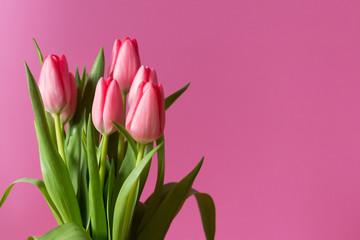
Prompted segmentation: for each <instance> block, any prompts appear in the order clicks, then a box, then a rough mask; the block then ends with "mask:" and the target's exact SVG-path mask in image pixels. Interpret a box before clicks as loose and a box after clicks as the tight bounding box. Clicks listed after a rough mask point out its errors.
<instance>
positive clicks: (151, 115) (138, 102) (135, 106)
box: [126, 81, 165, 144]
mask: <svg viewBox="0 0 360 240" xmlns="http://www.w3.org/2000/svg"><path fill="white" fill-rule="evenodd" d="M164 127H165V101H164V90H163V87H162V85H161V84H160V83H158V84H154V83H152V82H150V81H148V82H141V83H140V85H139V87H138V90H137V92H136V96H135V99H134V102H133V103H132V105H131V106H130V110H129V113H128V116H127V118H126V129H127V130H128V131H129V132H130V134H131V135H132V137H133V138H134V139H135V140H136V141H137V142H139V143H142V144H146V143H149V142H152V141H154V140H156V139H157V138H159V137H160V136H161V135H162V134H163V133H164Z"/></svg>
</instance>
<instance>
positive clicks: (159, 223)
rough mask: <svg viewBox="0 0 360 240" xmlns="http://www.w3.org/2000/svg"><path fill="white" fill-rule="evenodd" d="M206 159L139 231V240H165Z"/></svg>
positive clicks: (182, 181)
mask: <svg viewBox="0 0 360 240" xmlns="http://www.w3.org/2000/svg"><path fill="white" fill-rule="evenodd" d="M203 160H204V158H202V159H201V161H200V162H199V164H198V165H197V166H196V167H195V168H194V169H193V170H192V171H191V172H190V173H189V174H188V175H187V176H186V177H185V178H183V179H182V180H181V181H180V182H179V183H178V184H176V186H175V187H174V189H173V190H172V191H171V192H170V193H169V195H168V196H167V197H166V198H165V200H164V201H163V202H162V203H161V204H160V206H159V208H158V209H157V210H156V212H155V213H154V214H153V215H152V216H151V218H150V220H149V221H148V222H147V224H146V225H145V226H144V227H143V228H140V229H139V232H138V237H137V238H136V239H137V240H145V239H151V240H162V239H164V237H165V235H166V233H167V231H168V229H169V227H170V224H171V223H172V221H173V219H174V218H175V216H176V214H177V213H178V211H179V209H181V207H182V205H183V204H184V202H185V200H186V198H187V195H188V193H189V191H190V190H191V186H192V184H193V182H194V180H195V178H196V176H197V174H198V172H199V170H200V168H201V166H202V163H203Z"/></svg>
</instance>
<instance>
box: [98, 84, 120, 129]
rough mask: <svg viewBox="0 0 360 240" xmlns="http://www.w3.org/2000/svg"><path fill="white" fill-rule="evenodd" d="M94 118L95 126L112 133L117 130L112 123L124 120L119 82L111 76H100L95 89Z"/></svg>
mask: <svg viewBox="0 0 360 240" xmlns="http://www.w3.org/2000/svg"><path fill="white" fill-rule="evenodd" d="M92 120H93V123H94V126H95V127H96V129H97V130H98V131H99V132H100V133H101V134H107V135H110V134H112V133H113V132H115V131H116V128H115V127H114V125H113V124H112V123H111V121H113V122H117V123H119V124H121V123H122V122H123V121H124V113H123V103H122V97H121V91H120V88H119V84H118V83H117V81H115V79H112V78H111V77H109V78H108V79H107V80H104V78H103V77H102V78H100V80H99V82H98V83H97V86H96V90H95V97H94V102H93V106H92Z"/></svg>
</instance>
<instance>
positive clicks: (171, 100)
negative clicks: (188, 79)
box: [165, 83, 190, 110]
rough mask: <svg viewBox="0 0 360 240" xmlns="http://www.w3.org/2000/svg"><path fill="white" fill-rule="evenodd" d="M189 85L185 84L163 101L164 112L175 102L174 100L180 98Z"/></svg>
mask: <svg viewBox="0 0 360 240" xmlns="http://www.w3.org/2000/svg"><path fill="white" fill-rule="evenodd" d="M189 85H190V83H188V84H186V85H185V86H184V87H183V88H181V89H180V90H178V91H176V92H174V93H173V94H171V95H170V96H168V97H167V98H166V99H165V110H167V109H168V108H169V107H170V106H171V105H172V104H173V103H174V102H175V101H176V99H178V98H179V97H180V96H181V94H183V93H184V92H185V91H186V89H187V88H188V87H189Z"/></svg>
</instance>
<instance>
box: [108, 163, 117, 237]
mask: <svg viewBox="0 0 360 240" xmlns="http://www.w3.org/2000/svg"><path fill="white" fill-rule="evenodd" d="M114 182H115V161H114V160H113V161H111V166H110V172H109V176H108V178H107V182H106V217H107V223H108V224H107V225H108V226H107V227H108V238H109V239H110V240H111V227H112V218H111V217H110V216H112V213H111V212H112V208H111V201H112V194H113V189H114Z"/></svg>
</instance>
